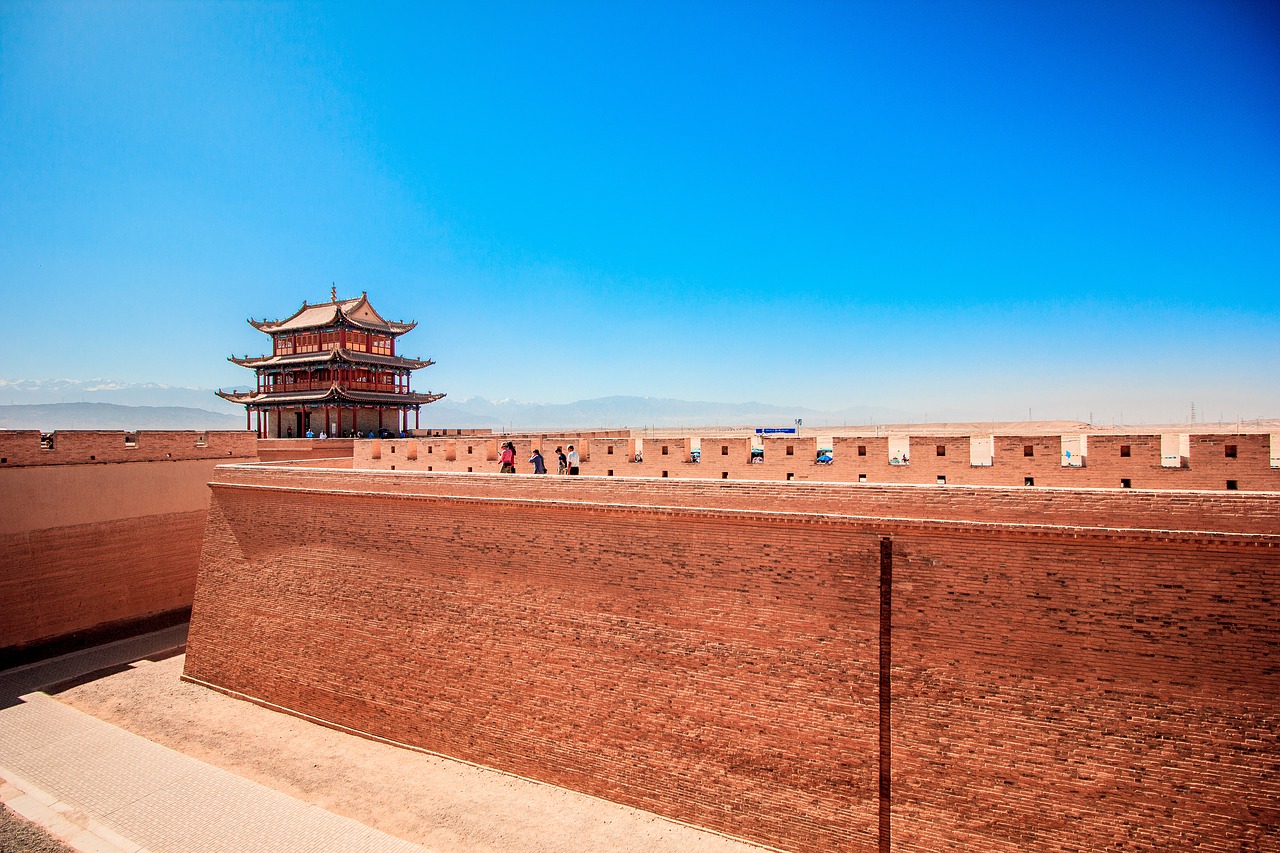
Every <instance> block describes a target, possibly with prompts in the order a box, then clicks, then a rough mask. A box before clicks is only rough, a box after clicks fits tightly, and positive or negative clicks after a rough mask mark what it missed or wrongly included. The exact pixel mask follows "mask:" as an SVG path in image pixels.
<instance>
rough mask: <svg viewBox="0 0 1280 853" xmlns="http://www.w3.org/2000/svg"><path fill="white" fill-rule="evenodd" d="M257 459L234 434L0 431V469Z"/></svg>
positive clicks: (249, 443)
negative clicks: (2, 467)
mask: <svg viewBox="0 0 1280 853" xmlns="http://www.w3.org/2000/svg"><path fill="white" fill-rule="evenodd" d="M256 457H257V447H256V445H255V439H254V435H253V433H252V432H248V431H239V430H205V431H196V430H135V431H132V432H130V431H127V430H58V431H56V432H50V433H42V432H40V431H39V430H33V429H31V430H0V466H5V467H13V468H17V467H26V466H35V465H88V464H105V463H108V462H164V461H176V460H190V459H246V458H249V459H252V458H256Z"/></svg>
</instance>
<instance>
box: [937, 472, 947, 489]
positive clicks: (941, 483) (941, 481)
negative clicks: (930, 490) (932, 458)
mask: <svg viewBox="0 0 1280 853" xmlns="http://www.w3.org/2000/svg"><path fill="white" fill-rule="evenodd" d="M946 484H947V478H946V477H944V476H942V475H941V474H939V475H938V485H939V486H945V485H946Z"/></svg>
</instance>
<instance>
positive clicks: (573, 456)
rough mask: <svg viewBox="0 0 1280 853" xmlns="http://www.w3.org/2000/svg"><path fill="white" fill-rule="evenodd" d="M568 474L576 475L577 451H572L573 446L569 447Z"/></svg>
mask: <svg viewBox="0 0 1280 853" xmlns="http://www.w3.org/2000/svg"><path fill="white" fill-rule="evenodd" d="M569 473H570V474H577V473H578V451H576V450H574V449H573V445H572V444H571V445H569Z"/></svg>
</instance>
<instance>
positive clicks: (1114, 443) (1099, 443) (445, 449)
mask: <svg viewBox="0 0 1280 853" xmlns="http://www.w3.org/2000/svg"><path fill="white" fill-rule="evenodd" d="M1187 438H1188V443H1189V453H1188V455H1187V456H1186V457H1185V458H1183V460H1182V461H1183V462H1184V464H1183V465H1180V466H1169V467H1166V466H1165V465H1164V464H1162V458H1161V436H1159V435H1113V434H1107V435H1098V436H1086V437H1084V443H1085V445H1086V446H1087V450H1086V451H1085V452H1084V453H1081V452H1079V451H1076V452H1073V453H1072V456H1071V457H1067V456H1066V450H1067V449H1069V448H1070V447H1071V446H1073V445H1074V446H1078V445H1079V443H1080V440H1081V437H1080V436H1068V437H1066V439H1067V441H1065V442H1064V437H1062V436H1045V435H1028V436H994V437H987V439H986V441H987V445H984V446H989V447H990V450H989V451H988V452H987V456H986V457H985V458H984V459H983V460H981V461H980V462H978V460H975V459H974V458H973V457H974V453H973V448H972V447H971V441H972V439H971V438H970V437H968V436H896V437H893V438H889V437H885V436H878V437H876V436H870V437H854V436H838V437H836V438H835V439H834V440H833V441H832V442H831V445H830V447H829V448H828V449H832V450H833V451H834V454H833V457H832V460H831V461H830V462H829V463H820V462H818V461H817V459H818V450H819V447H818V440H817V439H816V438H814V437H812V436H799V437H797V436H786V437H781V438H778V437H764V438H763V439H761V440H755V439H752V438H750V437H745V436H743V437H701V438H699V437H697V436H685V437H667V438H651V439H638V438H633V437H628V436H625V435H609V436H591V435H585V434H568V435H560V436H557V435H537V436H484V435H481V436H463V437H449V436H433V437H423V438H395V439H358V440H356V441H355V442H354V445H353V448H352V456H353V459H354V465H355V467H356V468H373V469H378V470H384V471H388V470H395V471H430V472H437V471H439V472H457V473H493V472H496V471H497V470H498V457H499V454H500V452H501V445H502V444H503V443H504V442H506V441H511V442H512V443H513V444H514V445H515V447H516V462H517V464H516V469H517V471H518V472H521V473H526V472H531V471H532V470H533V466H532V465H531V464H530V463H529V462H528V461H527V460H528V459H529V458H530V457H531V456H532V454H533V450H534V448H538V449H540V450H541V451H542V455H543V457H544V459H545V460H546V462H547V468H548V470H550V471H552V472H554V471H555V470H556V458H555V448H556V447H557V446H560V447H563V448H565V449H566V451H567V448H568V446H569V445H571V444H572V445H574V446H575V447H576V448H577V449H578V452H579V455H580V456H581V466H580V467H581V469H582V473H583V474H584V475H597V476H602V477H658V478H669V479H702V480H715V479H719V480H799V481H802V482H834V483H858V482H864V483H871V484H915V485H947V486H1035V487H1046V486H1048V487H1055V488H1068V489H1084V488H1106V489H1120V488H1132V489H1186V490H1213V491H1255V492H1256V491H1280V458H1277V456H1276V454H1277V453H1280V442H1278V441H1274V440H1273V439H1272V437H1271V436H1270V435H1266V434H1249V435H1192V436H1189V437H1187ZM695 447H696V448H698V449H699V451H700V452H699V454H697V455H696V456H695V454H694V453H693V450H694V448H695ZM753 447H754V448H757V449H758V450H760V451H763V453H762V454H759V453H757V454H754V455H753V452H752V449H753ZM1273 448H1274V449H1273ZM637 456H639V459H637ZM695 460H696V461H695ZM975 462H978V464H975ZM1273 466H1274V467H1273Z"/></svg>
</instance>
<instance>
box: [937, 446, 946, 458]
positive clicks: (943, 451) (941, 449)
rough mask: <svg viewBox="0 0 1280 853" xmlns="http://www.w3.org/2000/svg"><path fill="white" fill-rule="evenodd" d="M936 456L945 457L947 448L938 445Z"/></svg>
mask: <svg viewBox="0 0 1280 853" xmlns="http://www.w3.org/2000/svg"><path fill="white" fill-rule="evenodd" d="M938 455H939V456H946V455H947V446H946V445H945V444H939V445H938Z"/></svg>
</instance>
